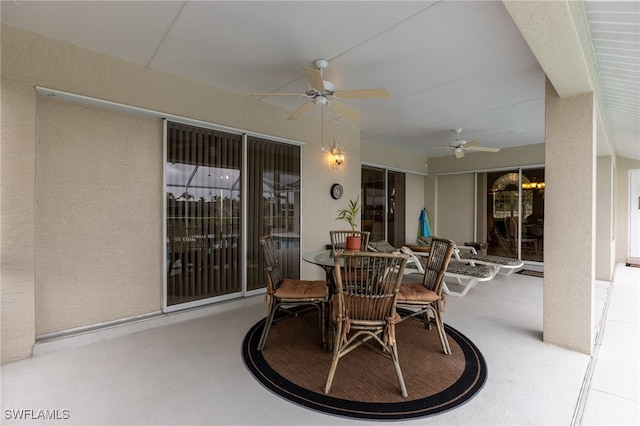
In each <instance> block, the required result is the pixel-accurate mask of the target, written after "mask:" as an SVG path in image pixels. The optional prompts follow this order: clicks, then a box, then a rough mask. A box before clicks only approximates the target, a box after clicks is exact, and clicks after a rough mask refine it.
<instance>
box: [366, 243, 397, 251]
mask: <svg viewBox="0 0 640 426" xmlns="http://www.w3.org/2000/svg"><path fill="white" fill-rule="evenodd" d="M369 247H371V249H373V250H374V251H377V252H378V253H394V252H396V251H398V249H396V248H395V247H394V246H392V245H391V244H389V242H388V241H387V240H380V241H374V242H372V243H369Z"/></svg>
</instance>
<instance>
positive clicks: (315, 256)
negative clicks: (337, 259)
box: [302, 250, 334, 267]
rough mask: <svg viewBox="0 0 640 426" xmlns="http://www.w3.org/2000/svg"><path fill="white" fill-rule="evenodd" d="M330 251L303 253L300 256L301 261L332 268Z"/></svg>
mask: <svg viewBox="0 0 640 426" xmlns="http://www.w3.org/2000/svg"><path fill="white" fill-rule="evenodd" d="M331 252H332V250H318V251H312V252H309V253H305V254H303V255H302V259H303V260H304V261H305V262H309V263H314V264H316V265H320V266H324V267H333V266H334V264H333V256H332V255H331Z"/></svg>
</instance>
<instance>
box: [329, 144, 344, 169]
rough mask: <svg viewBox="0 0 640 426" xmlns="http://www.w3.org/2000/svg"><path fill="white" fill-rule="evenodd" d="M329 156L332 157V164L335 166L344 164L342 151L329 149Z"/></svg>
mask: <svg viewBox="0 0 640 426" xmlns="http://www.w3.org/2000/svg"><path fill="white" fill-rule="evenodd" d="M331 155H332V156H333V162H334V163H335V165H336V166H341V165H342V163H344V151H343V150H341V149H340V148H338V147H334V148H331Z"/></svg>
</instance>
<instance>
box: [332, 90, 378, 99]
mask: <svg viewBox="0 0 640 426" xmlns="http://www.w3.org/2000/svg"><path fill="white" fill-rule="evenodd" d="M333 95H334V96H336V97H338V98H340V99H386V98H388V97H389V91H388V90H387V89H355V90H339V91H337V92H335V93H334V94H333Z"/></svg>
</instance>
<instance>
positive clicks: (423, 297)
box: [398, 283, 440, 303]
mask: <svg viewBox="0 0 640 426" xmlns="http://www.w3.org/2000/svg"><path fill="white" fill-rule="evenodd" d="M438 299H440V296H438V293H436V292H434V291H431V290H429V289H427V288H426V287H425V286H423V285H422V283H405V284H402V285H401V286H400V291H399V292H398V303H402V302H408V301H413V302H435V301H436V300H438Z"/></svg>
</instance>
